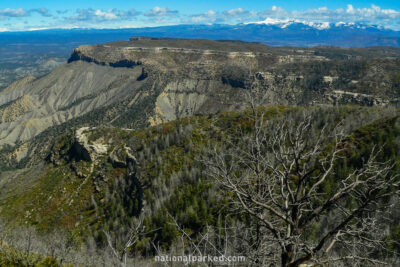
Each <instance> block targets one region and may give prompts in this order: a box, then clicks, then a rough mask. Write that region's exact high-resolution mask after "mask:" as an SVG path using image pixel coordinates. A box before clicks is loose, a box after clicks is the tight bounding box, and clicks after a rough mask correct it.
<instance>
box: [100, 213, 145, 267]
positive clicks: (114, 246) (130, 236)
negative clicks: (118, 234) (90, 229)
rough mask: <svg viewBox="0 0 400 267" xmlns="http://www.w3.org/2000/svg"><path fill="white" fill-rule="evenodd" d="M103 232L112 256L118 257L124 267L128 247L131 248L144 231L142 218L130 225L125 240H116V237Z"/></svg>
mask: <svg viewBox="0 0 400 267" xmlns="http://www.w3.org/2000/svg"><path fill="white" fill-rule="evenodd" d="M103 232H104V234H105V235H106V237H107V244H108V247H109V248H110V249H111V252H112V254H113V256H114V257H115V258H116V259H118V261H119V263H120V265H121V267H126V266H127V256H128V253H129V248H131V247H132V246H133V245H134V244H135V243H136V242H137V241H138V240H139V239H140V235H141V234H143V233H144V226H143V223H142V220H139V221H138V223H137V224H136V225H135V226H133V227H130V228H129V230H128V232H127V234H126V236H125V240H123V241H120V242H118V240H117V239H116V238H113V237H112V236H111V234H110V233H109V232H106V231H103Z"/></svg>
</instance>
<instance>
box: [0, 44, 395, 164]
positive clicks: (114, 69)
mask: <svg viewBox="0 0 400 267" xmlns="http://www.w3.org/2000/svg"><path fill="white" fill-rule="evenodd" d="M399 66H400V61H399V59H398V51H397V50H396V49H389V48H383V49H375V48H368V49H339V48H313V49H298V48H272V47H268V46H265V45H262V44H257V43H244V42H228V41H209V40H178V39H151V38H145V39H140V38H139V39H138V40H136V39H132V41H129V42H115V43H109V44H104V45H95V46H81V47H78V48H76V49H75V50H74V51H73V53H72V55H71V57H70V60H69V63H68V64H65V65H62V66H60V67H58V68H57V69H56V70H54V71H53V72H52V73H50V74H48V75H46V76H44V77H41V78H38V79H36V78H34V77H32V76H30V77H27V78H25V79H23V80H20V81H17V82H15V83H14V84H12V85H10V86H9V87H8V88H6V89H4V90H3V91H1V92H0V105H1V106H0V115H1V116H0V146H2V147H3V152H4V153H2V156H3V158H2V161H3V164H2V165H8V166H13V165H15V164H17V163H18V162H20V161H21V160H24V162H27V161H30V158H31V157H33V155H34V154H38V153H39V152H41V151H43V150H46V149H47V146H48V145H47V144H48V142H47V141H48V140H49V139H52V138H53V137H54V136H56V135H57V133H60V132H63V131H64V132H65V130H66V129H70V128H71V127H82V126H88V125H93V126H95V125H110V126H117V127H124V128H140V127H145V126H152V125H157V124H160V123H164V122H167V121H171V120H175V119H179V118H182V117H186V116H191V115H193V114H209V113H216V112H219V111H224V110H235V109H236V110H237V109H243V108H244V107H245V103H244V102H245V101H244V98H243V96H244V95H245V93H246V92H247V91H249V90H257V91H258V92H259V93H260V95H263V96H266V97H265V98H264V99H265V101H264V102H263V103H262V104H274V105H275V104H280V105H336V104H348V103H352V104H359V105H368V106H373V105H379V106H385V105H397V101H398V100H397V97H398V96H399V90H400V77H399V76H398V73H397V70H398V68H399ZM15 145H16V148H12V147H13V146H15ZM38 150H41V151H38ZM10 159H11V163H10Z"/></svg>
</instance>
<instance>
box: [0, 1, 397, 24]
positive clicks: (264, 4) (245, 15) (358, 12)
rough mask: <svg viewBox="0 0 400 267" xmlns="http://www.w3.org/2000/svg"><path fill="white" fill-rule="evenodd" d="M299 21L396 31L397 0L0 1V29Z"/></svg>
mask: <svg viewBox="0 0 400 267" xmlns="http://www.w3.org/2000/svg"><path fill="white" fill-rule="evenodd" d="M266 19H268V21H279V20H288V19H289V20H298V21H307V22H319V23H321V22H329V23H338V22H345V23H351V22H360V23H364V24H374V25H379V26H383V27H387V28H391V29H395V30H400V1H399V0H396V1H395V0H392V1H382V0H375V1H342V0H335V1H324V0H319V1H306V0H304V1H299V0H297V1H294V0H286V1H265V0H264V1H262V0H247V1H238V0H230V1H225V0H222V1H217V0H214V1H204V0H197V1H192V0H174V1H152V0H147V1H143V0H142V1H135V0H112V1H110V0H108V1H104V0H97V1H94V0H69V1H55V0H51V1H50V0H43V1H32V0H30V1H28V0H14V1H10V0H6V1H0V31H20V30H34V29H42V28H126V27H146V26H160V25H174V24H212V23H226V24H236V23H246V22H256V21H263V20H266Z"/></svg>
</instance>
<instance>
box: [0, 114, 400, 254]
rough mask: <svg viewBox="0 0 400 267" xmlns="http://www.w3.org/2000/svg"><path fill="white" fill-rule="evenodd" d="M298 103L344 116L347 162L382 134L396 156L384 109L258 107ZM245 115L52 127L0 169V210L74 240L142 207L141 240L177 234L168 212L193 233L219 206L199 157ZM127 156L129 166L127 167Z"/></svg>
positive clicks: (394, 129)
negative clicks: (31, 152) (27, 164)
mask: <svg viewBox="0 0 400 267" xmlns="http://www.w3.org/2000/svg"><path fill="white" fill-rule="evenodd" d="M305 110H308V112H312V113H313V114H314V117H315V123H316V124H318V123H321V125H322V122H325V123H326V124H327V125H328V127H334V125H335V124H336V123H337V122H339V121H342V123H343V125H345V129H346V132H347V133H349V134H351V139H350V140H351V143H352V144H353V145H352V146H349V147H351V150H350V151H348V153H349V157H348V162H347V161H345V162H347V163H346V164H348V166H349V170H351V166H352V165H351V164H353V163H354V164H357V162H359V161H360V160H361V157H362V155H363V153H365V151H369V150H370V149H372V147H373V146H374V145H376V144H380V143H382V142H385V143H386V144H387V147H386V148H385V150H384V151H383V152H382V153H383V154H382V159H386V160H387V159H393V160H395V162H396V163H398V155H399V151H400V150H398V148H399V146H400V144H399V142H398V136H399V135H400V130H399V126H398V125H399V123H398V120H399V119H398V114H397V112H396V111H394V110H392V109H386V108H366V107H361V108H360V107H342V108H321V107H314V108H307V109H305V108H289V107H269V108H261V109H260V110H259V111H260V112H263V113H264V115H265V118H266V119H268V120H270V119H278V120H279V119H282V118H283V117H284V116H286V115H287V114H294V113H302V112H304V111H305ZM247 115H249V113H248V112H247V111H245V112H240V113H238V112H229V113H221V114H218V115H214V116H208V115H203V116H196V117H189V118H184V119H181V120H178V121H173V122H169V123H166V124H162V125H158V126H155V127H151V128H148V129H145V130H140V131H131V130H127V129H119V128H113V127H97V128H81V129H79V130H77V131H75V132H70V134H68V135H62V136H59V137H58V138H57V141H56V142H55V143H54V144H53V146H52V149H51V151H50V152H49V154H48V156H47V158H46V160H45V161H44V162H42V163H41V164H39V165H36V166H33V167H31V168H26V169H23V170H20V171H17V172H15V171H13V172H4V173H2V174H1V175H0V215H1V217H2V218H3V219H5V220H6V221H8V222H9V223H12V224H25V225H34V226H35V227H36V228H37V229H40V230H42V231H49V230H60V229H64V230H65V229H67V230H68V231H70V232H71V233H73V235H72V236H73V237H74V238H75V239H77V240H79V241H80V242H83V241H82V240H86V238H89V237H90V238H92V237H93V238H95V240H96V241H97V242H98V243H99V244H101V243H102V242H104V235H103V232H102V231H103V230H105V231H118V230H119V229H120V230H121V229H122V228H121V227H120V226H121V225H127V224H129V223H130V222H131V221H132V218H133V217H134V216H136V215H138V213H142V214H143V215H144V216H145V225H146V229H148V230H149V231H153V230H154V232H151V240H153V241H154V242H160V243H161V244H162V245H165V246H166V247H168V246H170V245H171V243H172V242H173V241H174V240H175V238H176V237H177V236H179V233H177V232H176V231H175V230H173V229H171V228H169V227H168V225H169V224H168V223H169V222H170V218H169V217H168V216H167V214H168V213H170V214H172V215H173V216H175V217H176V218H177V219H178V220H179V222H180V223H181V224H182V225H185V228H186V230H187V231H190V232H193V233H198V232H200V231H202V229H204V227H205V225H218V224H219V223H221V220H222V219H221V218H224V215H226V216H228V213H227V212H228V211H227V210H226V206H225V205H226V202H225V198H226V197H227V196H225V195H221V194H219V192H218V191H217V189H216V187H215V183H214V182H212V181H210V180H208V179H207V174H206V173H204V172H203V171H202V170H203V168H202V166H201V163H200V161H199V159H200V157H201V156H202V155H203V153H204V151H205V150H206V149H207V148H209V147H213V146H214V145H216V144H218V143H220V142H221V140H226V139H227V138H230V134H232V133H233V132H234V130H235V129H243V128H241V127H244V128H246V127H247V129H249V128H251V127H250V125H251V122H250V121H249V119H248V117H247ZM130 163H131V164H132V163H133V168H134V171H133V173H134V176H132V175H130V174H129V171H128V166H129V164H130ZM131 166H132V165H131ZM346 166H347V165H346ZM337 168H338V170H340V169H341V168H342V165H340V166H338V167H337ZM340 173H342V172H340ZM335 177H336V176H335ZM326 188H327V190H328V189H329V188H330V185H329V184H328V182H327V185H326ZM229 216H232V215H229ZM149 247H151V246H150V244H149V240H146V239H144V240H142V241H141V243H140V244H138V246H137V247H136V248H135V249H137V250H141V251H142V252H145V251H149V250H151V248H149Z"/></svg>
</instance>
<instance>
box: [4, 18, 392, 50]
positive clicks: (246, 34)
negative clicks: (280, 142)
mask: <svg viewBox="0 0 400 267" xmlns="http://www.w3.org/2000/svg"><path fill="white" fill-rule="evenodd" d="M61 33H62V34H61ZM134 35H136V36H153V37H172V38H174V37H175V38H204V39H212V40H241V41H248V42H260V43H264V44H268V45H273V46H303V47H306V46H307V47H308V46H342V47H368V46H394V47H400V32H399V31H394V30H389V29H385V28H383V27H380V26H376V25H364V24H361V23H348V22H347V23H346V22H337V23H329V22H309V21H302V20H294V19H280V20H279V19H271V18H267V19H266V20H263V21H256V22H247V23H242V24H238V25H226V24H213V25H198V24H195V25H174V26H162V27H150V28H134V29H63V30H47V31H34V32H25V33H22V32H19V33H2V32H0V46H1V45H2V43H3V42H4V41H7V42H15V43H19V42H21V40H23V42H24V43H26V42H27V41H26V40H32V41H35V40H36V41H37V42H39V43H47V42H48V41H49V42H50V41H51V42H54V40H58V41H60V42H62V43H63V44H67V43H69V42H73V43H74V45H76V44H80V43H82V44H95V43H102V42H108V41H115V40H127V39H129V37H131V36H134ZM61 39H62V40H61Z"/></svg>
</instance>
